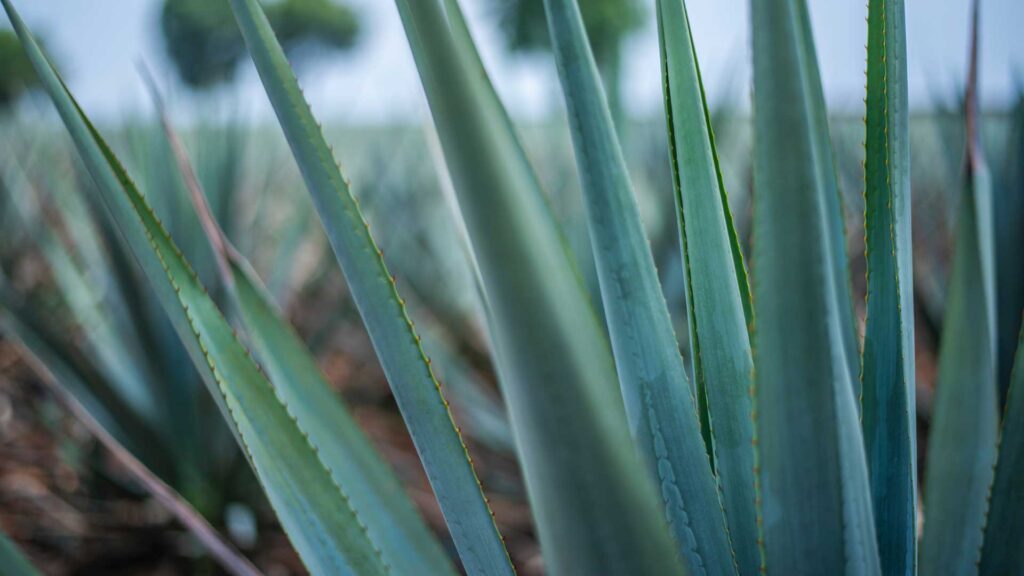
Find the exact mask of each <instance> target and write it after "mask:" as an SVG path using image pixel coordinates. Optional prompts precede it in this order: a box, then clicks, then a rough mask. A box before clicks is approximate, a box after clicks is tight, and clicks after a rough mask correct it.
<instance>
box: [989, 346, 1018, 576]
mask: <svg viewBox="0 0 1024 576" xmlns="http://www.w3.org/2000/svg"><path fill="white" fill-rule="evenodd" d="M1021 478H1024V331H1022V332H1021V333H1020V336H1019V337H1018V339H1017V354H1016V358H1015V359H1014V362H1013V375H1012V376H1011V379H1010V388H1009V390H1008V392H1007V397H1006V411H1005V412H1004V414H1003V428H1002V431H1001V433H1000V436H999V455H998V459H997V460H996V471H995V480H994V481H993V482H992V489H991V491H990V495H989V504H988V518H987V519H986V524H985V536H984V544H983V547H982V551H981V564H980V568H981V570H980V574H982V576H997V575H999V574H1015V573H1016V574H1019V573H1020V571H1021V570H1022V569H1024V514H1021V510H1024V483H1022V482H1021ZM1015 571H1016V572H1015Z"/></svg>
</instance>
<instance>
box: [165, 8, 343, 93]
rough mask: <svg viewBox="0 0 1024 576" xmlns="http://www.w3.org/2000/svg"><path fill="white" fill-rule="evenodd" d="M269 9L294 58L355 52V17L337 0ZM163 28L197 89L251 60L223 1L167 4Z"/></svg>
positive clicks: (187, 79) (184, 78)
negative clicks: (309, 52)
mask: <svg viewBox="0 0 1024 576" xmlns="http://www.w3.org/2000/svg"><path fill="white" fill-rule="evenodd" d="M264 9H265V11H266V13H267V18H268V19H269V20H270V25H271V26H272V27H273V28H274V32H276V33H277V37H278V39H279V40H280V41H281V44H282V45H283V46H284V48H285V50H286V51H288V52H289V54H290V55H292V56H295V55H298V53H299V49H301V48H303V47H311V46H318V47H326V48H331V49H346V48H349V47H351V46H352V45H353V44H354V43H355V40H356V37H357V35H358V33H359V21H358V19H357V18H356V14H355V12H354V11H353V10H352V9H351V8H349V7H348V6H345V5H342V4H336V3H334V2H332V1H331V0H278V1H276V2H268V3H266V6H264ZM160 27H161V30H162V32H163V36H164V44H165V47H166V49H167V53H168V55H169V56H170V58H171V61H172V62H173V63H174V65H175V67H176V68H177V71H178V75H179V76H180V77H181V79H182V81H184V82H185V84H187V85H189V86H191V87H193V88H206V87H210V86H214V85H217V84H219V83H222V82H226V81H229V80H231V79H232V78H233V77H234V73H235V70H236V68H237V67H238V63H239V62H240V61H241V60H242V57H243V56H244V55H245V45H244V43H243V41H242V35H241V33H240V32H239V31H238V26H237V25H236V23H235V18H234V16H233V15H232V13H231V8H230V6H229V5H228V3H227V2H225V1H223V0H213V1H211V0H165V1H164V5H163V11H162V12H161V16H160Z"/></svg>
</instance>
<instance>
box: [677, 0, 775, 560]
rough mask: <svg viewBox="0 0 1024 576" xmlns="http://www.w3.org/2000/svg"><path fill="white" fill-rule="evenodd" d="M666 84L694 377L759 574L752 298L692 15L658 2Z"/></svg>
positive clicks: (745, 547) (730, 504)
mask: <svg viewBox="0 0 1024 576" xmlns="http://www.w3.org/2000/svg"><path fill="white" fill-rule="evenodd" d="M658 31H659V37H660V41H661V58H662V82H663V83H664V89H665V111H666V117H667V120H668V137H669V148H670V161H671V165H672V171H673V175H674V177H675V178H674V179H675V188H676V194H675V198H676V211H677V212H678V215H679V232H680V242H681V244H682V253H683V265H684V267H685V268H686V271H687V272H686V278H687V282H686V306H687V317H688V318H689V321H690V331H691V339H690V345H691V347H692V348H693V354H692V356H691V358H692V361H693V374H694V378H695V379H697V389H698V391H703V393H704V395H705V396H706V398H707V402H708V415H709V418H708V420H709V422H708V423H709V425H710V432H711V434H710V436H711V441H712V444H713V445H712V450H711V453H712V457H713V459H714V463H715V473H716V475H717V480H718V483H719V487H720V489H721V492H722V501H723V504H724V506H725V515H726V520H727V523H728V527H729V534H730V538H731V540H732V543H733V550H735V553H736V560H737V564H738V566H739V570H740V573H741V574H755V573H756V572H757V571H758V569H759V567H760V564H761V562H760V557H759V554H758V548H757V524H756V523H757V519H756V516H757V513H756V507H755V505H754V504H755V500H756V498H755V494H754V446H753V440H754V422H753V412H752V404H751V391H752V390H751V387H752V386H753V376H754V374H753V359H752V356H751V350H750V336H749V332H748V329H747V324H748V318H749V314H750V308H749V302H750V297H749V290H748V287H747V276H746V270H745V267H744V264H743V258H742V255H741V253H740V249H739V243H738V241H737V239H736V232H735V229H734V228H733V225H732V216H731V214H730V212H729V204H728V200H727V198H726V195H725V187H724V185H723V183H722V177H721V172H720V170H719V167H718V154H717V152H716V151H715V143H714V136H713V134H712V127H711V124H710V121H709V114H708V108H707V103H706V102H705V99H704V90H703V86H702V81H701V75H700V67H699V66H698V63H697V57H696V52H695V48H694V45H693V38H692V36H691V34H690V24H689V17H688V15H687V12H686V7H685V5H684V4H683V2H682V1H681V0H663V1H659V2H658Z"/></svg>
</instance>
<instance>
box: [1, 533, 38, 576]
mask: <svg viewBox="0 0 1024 576" xmlns="http://www.w3.org/2000/svg"><path fill="white" fill-rule="evenodd" d="M0 566H3V567H4V574H7V575H8V576H39V571H38V570H36V568H35V566H33V565H32V563H31V562H29V560H28V558H26V557H25V555H24V554H22V552H21V550H18V547H17V546H16V545H15V544H14V542H11V539H10V538H8V537H7V535H6V534H4V533H3V532H0Z"/></svg>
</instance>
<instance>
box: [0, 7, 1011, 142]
mask: <svg viewBox="0 0 1024 576" xmlns="http://www.w3.org/2000/svg"><path fill="white" fill-rule="evenodd" d="M463 1H464V6H465V8H466V11H467V13H468V15H469V17H470V20H471V25H473V27H474V33H475V34H476V36H477V38H478V41H479V42H480V43H481V45H482V50H483V53H484V59H485V60H486V62H487V64H488V68H489V69H490V70H491V72H492V75H493V76H494V78H495V79H496V81H497V84H498V89H499V91H500V92H501V94H502V95H503V97H504V99H505V101H506V103H507V104H508V105H509V107H510V108H511V110H512V112H513V113H514V114H516V115H517V116H520V117H531V118H536V117H541V116H544V115H545V114H548V113H550V112H551V110H552V106H557V105H560V102H559V100H558V99H556V98H552V96H553V94H554V90H556V89H557V81H556V78H555V76H554V67H553V66H552V64H551V62H550V59H549V58H547V57H544V56H538V57H531V58H521V57H519V58H517V57H509V56H507V55H506V54H504V52H503V50H502V47H501V43H500V39H499V38H498V36H497V32H496V30H495V29H494V25H495V22H494V20H495V18H494V6H495V2H497V1H500V0H463ZM535 1H538V2H539V1H540V0H535ZM15 2H16V4H17V5H18V8H19V9H20V10H21V12H22V15H23V17H24V18H25V20H26V21H27V22H28V24H29V25H30V26H31V27H32V28H33V29H34V30H35V31H36V32H37V33H39V34H41V35H42V36H43V37H45V38H46V39H47V42H48V46H49V47H50V50H51V51H52V52H54V53H55V54H56V57H57V59H58V61H59V62H60V63H61V64H62V65H63V71H64V73H65V75H66V76H67V78H68V80H69V83H70V85H71V88H72V90H73V91H74V92H75V94H76V96H78V98H79V100H80V102H81V103H82V105H83V106H84V107H85V109H86V110H87V111H88V112H89V113H90V114H92V115H94V116H96V117H98V118H100V119H104V120H108V121H109V120H117V119H121V118H124V117H128V116H131V115H134V114H137V113H139V112H140V111H141V112H144V113H145V112H148V110H149V104H148V99H147V98H146V95H145V93H144V91H143V88H142V83H141V82H140V80H139V76H138V73H137V71H136V63H137V62H138V61H139V60H142V59H144V60H145V61H146V62H147V63H149V64H150V66H151V67H152V68H154V69H155V71H156V73H157V76H158V77H159V78H160V79H161V80H162V83H163V84H165V85H170V86H172V89H173V90H174V94H175V95H177V97H178V98H179V102H180V98H184V97H185V96H184V95H183V90H181V89H180V87H179V88H173V75H172V73H171V72H170V69H169V68H168V64H167V62H166V59H165V56H164V52H163V44H162V38H161V36H160V34H159V31H158V17H159V7H160V4H161V2H160V1H159V0H15ZM348 2H349V3H350V5H353V6H355V7H356V8H357V9H358V10H359V12H360V13H361V15H362V16H363V20H364V31H365V34H364V35H363V37H362V38H361V41H360V45H359V48H358V49H357V50H355V51H353V52H351V53H350V54H347V55H343V56H332V57H330V59H329V60H324V61H321V62H319V63H317V64H315V65H312V66H309V67H307V68H306V69H304V70H303V71H302V73H301V74H300V80H301V82H302V84H303V86H304V88H305V91H306V94H307V96H308V97H309V99H310V101H311V103H312V105H313V107H314V110H315V112H316V113H317V114H318V115H319V116H320V117H322V118H323V119H325V120H344V121H355V122H360V123H373V122H382V121H403V120H413V121H416V120H419V119H421V118H422V117H423V114H424V106H425V103H424V100H423V97H422V94H421V92H420V87H419V80H418V77H417V75H416V71H415V67H414V65H413V62H412V57H411V55H410V53H409V49H408V45H407V44H406V42H405V38H404V35H403V32H402V26H401V23H400V22H399V19H398V14H397V12H396V9H395V6H394V3H393V2H391V1H390V0H348ZM651 3H652V5H653V1H652V2H651ZM809 3H810V7H811V14H812V18H813V21H814V32H815V39H816V42H817V47H818V55H819V60H820V62H821V67H822V75H823V81H824V83H825V90H826V95H827V97H828V99H829V103H830V106H831V107H832V108H833V110H836V111H847V112H854V113H856V112H858V111H859V108H860V106H861V99H862V98H863V94H862V92H863V86H864V43H865V34H866V31H865V30H866V29H865V27H866V24H865V22H864V18H865V15H866V8H865V4H866V0H809ZM687 5H688V7H689V10H690V18H691V22H692V24H693V27H694V36H695V38H696V42H697V51H698V57H699V58H700V60H701V65H702V67H703V69H704V74H705V79H706V80H707V82H708V85H709V91H710V92H711V98H712V99H715V98H717V97H720V96H722V95H725V94H727V93H730V94H732V95H733V97H734V98H735V99H737V100H738V101H744V102H745V101H746V100H747V97H748V94H749V76H750V71H749V65H748V64H747V61H748V60H749V42H750V37H749V32H750V30H749V27H750V23H749V14H748V0H688V2H687ZM969 10H970V8H969V0H907V11H908V15H907V19H908V45H909V73H910V97H911V102H912V104H914V105H917V106H923V105H927V104H928V103H929V102H931V101H932V98H933V97H935V96H936V95H938V96H945V97H949V96H950V95H951V94H952V92H953V90H954V88H955V86H957V85H958V83H959V82H960V78H962V76H963V74H964V70H965V67H966V65H965V62H966V55H967V30H968V24H967V22H968V15H969ZM0 21H2V20H0ZM4 25H6V23H4ZM1022 26H1024V1H1022V0H983V2H982V27H983V35H982V38H983V40H982V61H983V65H982V68H981V83H982V89H981V92H982V95H983V101H984V102H985V103H987V104H988V105H989V106H997V107H998V106H1002V105H1005V103H1006V102H1008V101H1009V99H1010V97H1011V95H1012V94H1013V93H1014V91H1015V86H1016V84H1017V83H1024V32H1022ZM625 68H626V73H625V86H626V102H627V106H628V107H629V109H630V110H631V111H632V113H634V114H638V115H645V114H653V113H656V112H657V111H658V110H659V109H660V106H661V86H660V78H659V74H658V49H657V37H656V34H655V31H654V26H653V22H649V24H648V26H647V27H646V28H645V29H644V30H643V31H642V32H641V33H638V34H637V35H636V36H635V37H634V38H632V39H631V40H630V42H629V45H628V47H627V52H626V66H625ZM239 80H240V82H239V83H238V87H237V88H236V90H237V95H233V96H232V103H237V102H238V101H240V102H241V109H242V110H243V111H244V113H245V114H249V115H251V116H252V117H254V118H257V119H258V118H263V117H268V116H269V115H270V109H269V104H268V103H267V102H266V98H265V96H264V95H263V93H262V90H261V88H260V86H259V83H258V79H257V78H256V74H255V71H254V70H253V69H252V66H251V64H250V63H248V62H246V63H245V69H244V70H242V71H241V73H240V75H239ZM178 108H179V110H181V109H188V108H190V106H188V105H185V104H179V106H178Z"/></svg>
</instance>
